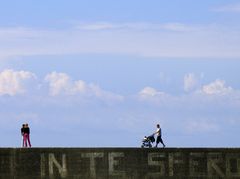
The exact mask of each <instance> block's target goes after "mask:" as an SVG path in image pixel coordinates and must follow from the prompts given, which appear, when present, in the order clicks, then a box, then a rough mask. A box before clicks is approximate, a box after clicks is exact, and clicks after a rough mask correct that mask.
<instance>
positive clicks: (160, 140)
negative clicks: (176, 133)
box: [159, 137, 165, 147]
mask: <svg viewBox="0 0 240 179" xmlns="http://www.w3.org/2000/svg"><path fill="white" fill-rule="evenodd" d="M159 142H161V143H162V145H163V147H165V144H164V143H163V140H162V137H160V140H159Z"/></svg>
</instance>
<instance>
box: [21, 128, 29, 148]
mask: <svg viewBox="0 0 240 179" xmlns="http://www.w3.org/2000/svg"><path fill="white" fill-rule="evenodd" d="M21 134H22V137H23V142H22V147H31V142H30V128H29V127H28V124H23V125H22V128H21Z"/></svg>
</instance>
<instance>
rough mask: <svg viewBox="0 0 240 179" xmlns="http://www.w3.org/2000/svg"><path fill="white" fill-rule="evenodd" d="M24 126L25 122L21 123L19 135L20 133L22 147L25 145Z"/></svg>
mask: <svg viewBox="0 0 240 179" xmlns="http://www.w3.org/2000/svg"><path fill="white" fill-rule="evenodd" d="M24 128H25V124H23V125H22V128H21V135H22V138H23V139H22V147H25V143H26V140H25V138H24Z"/></svg>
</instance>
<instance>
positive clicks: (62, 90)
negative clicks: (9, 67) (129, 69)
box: [45, 72, 123, 102]
mask: <svg viewBox="0 0 240 179" xmlns="http://www.w3.org/2000/svg"><path fill="white" fill-rule="evenodd" d="M45 81H46V82H47V83H48V84H49V94H50V95H51V96H58V95H82V96H84V97H91V96H93V97H96V98H98V99H101V100H104V101H108V102H111V101H122V100H123V96H121V95H118V94H114V93H112V92H108V91H104V90H102V89H101V88H100V87H99V86H97V85H95V84H87V83H86V82H84V81H82V80H77V81H73V80H72V79H71V78H70V77H69V76H68V75H67V74H65V73H57V72H52V73H50V74H47V75H46V77H45Z"/></svg>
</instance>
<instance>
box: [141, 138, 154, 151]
mask: <svg viewBox="0 0 240 179" xmlns="http://www.w3.org/2000/svg"><path fill="white" fill-rule="evenodd" d="M153 142H155V138H154V135H150V136H148V137H147V136H145V137H144V138H143V140H142V145H141V147H142V148H145V147H148V148H152V143H153Z"/></svg>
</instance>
